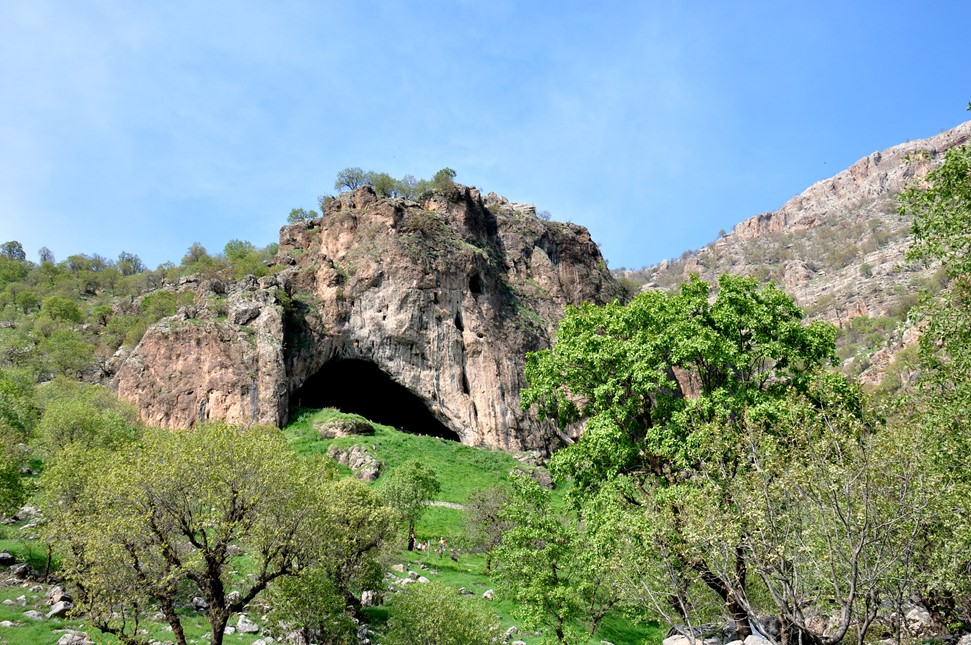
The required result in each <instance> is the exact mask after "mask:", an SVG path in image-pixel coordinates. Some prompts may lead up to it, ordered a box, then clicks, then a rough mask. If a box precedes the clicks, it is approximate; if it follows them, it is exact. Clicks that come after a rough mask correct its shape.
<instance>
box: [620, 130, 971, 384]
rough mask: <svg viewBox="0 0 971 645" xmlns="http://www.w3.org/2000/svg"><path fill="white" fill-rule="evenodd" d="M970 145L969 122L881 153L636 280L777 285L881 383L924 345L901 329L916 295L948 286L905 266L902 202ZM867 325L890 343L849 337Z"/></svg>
mask: <svg viewBox="0 0 971 645" xmlns="http://www.w3.org/2000/svg"><path fill="white" fill-rule="evenodd" d="M969 139H971V122H967V123H964V124H962V125H959V126H958V127H956V128H953V129H952V130H948V131H946V132H942V133H941V134H939V135H937V136H933V137H930V138H928V139H923V140H914V141H909V142H907V143H903V144H900V145H897V146H894V147H892V148H889V149H887V150H884V151H882V152H874V153H872V154H870V155H868V156H866V157H863V158H862V159H860V160H859V161H857V162H856V163H855V164H853V165H852V166H850V168H848V169H847V170H844V171H843V172H841V173H839V174H837V175H835V176H833V177H831V178H829V179H825V180H823V181H820V182H817V183H816V184H813V185H812V186H810V187H809V188H808V189H806V190H805V191H804V192H803V193H802V194H800V195H797V196H796V197H793V198H792V199H790V200H789V201H788V202H786V203H785V204H784V205H783V206H782V207H781V208H780V209H779V210H777V211H773V212H770V213H762V214H760V215H756V216H755V217H752V218H749V219H747V220H745V221H743V222H741V223H739V224H738V225H736V226H735V228H734V230H733V231H731V232H730V233H728V234H727V235H724V236H723V237H721V238H720V239H718V240H716V241H714V242H712V243H711V244H709V245H707V246H705V247H703V248H702V249H700V250H698V251H696V252H686V253H684V254H683V255H682V257H681V258H680V259H679V260H675V261H665V262H662V263H661V264H659V265H657V266H655V267H652V268H651V269H649V270H647V271H646V272H645V274H641V275H634V276H633V277H635V278H640V279H641V280H643V281H645V282H646V283H647V284H646V286H647V288H651V287H667V286H671V285H673V284H674V283H676V282H679V281H681V280H684V279H686V278H687V276H688V275H689V274H691V273H697V274H699V275H700V276H701V277H703V278H704V279H706V280H709V281H714V280H715V279H717V276H718V275H720V274H722V273H726V272H727V273H737V274H743V275H753V276H755V277H757V278H760V279H762V280H770V279H771V280H774V281H775V282H776V283H777V284H778V285H780V286H781V287H783V288H784V289H785V290H786V291H787V292H789V293H790V294H792V295H793V296H794V297H795V299H796V301H797V302H798V303H799V304H800V306H802V307H803V308H804V309H805V310H806V311H807V313H808V314H809V315H810V317H812V318H821V319H824V320H828V321H830V322H833V323H835V324H836V325H838V326H840V327H843V328H844V329H847V334H846V335H845V336H844V338H842V339H841V345H842V347H841V356H842V357H843V358H844V360H845V365H846V367H847V369H848V371H850V372H852V373H860V374H861V376H862V378H863V380H864V382H867V383H870V384H876V383H877V382H879V381H880V380H881V379H882V378H883V376H884V374H885V373H886V370H887V368H888V367H889V366H890V364H891V363H892V359H893V356H894V355H895V354H896V352H897V351H899V350H900V349H901V348H903V347H906V346H908V345H910V344H912V343H913V342H914V340H915V339H916V334H915V333H912V332H909V331H908V329H907V326H906V324H904V323H903V322H902V321H903V319H904V318H905V317H906V314H907V311H908V310H909V308H910V307H911V306H912V305H913V304H914V303H915V302H916V298H917V294H918V293H919V292H920V290H921V288H923V287H926V286H932V287H935V286H936V287H939V286H940V283H941V281H942V277H943V276H942V275H941V274H940V273H939V272H938V271H937V268H936V267H934V266H927V265H924V264H913V263H909V262H907V259H906V257H905V256H906V251H907V248H908V247H909V245H910V241H911V235H910V230H911V222H910V220H909V218H908V217H906V216H905V215H903V214H901V213H899V212H898V210H897V203H896V196H897V193H898V192H899V191H900V190H901V189H902V188H903V187H904V186H906V185H907V184H908V183H909V182H912V181H919V179H920V177H922V176H923V175H925V174H926V173H927V172H928V171H929V170H930V169H931V168H933V167H935V166H936V165H937V164H938V163H940V162H941V161H942V160H943V158H944V153H945V152H946V151H947V150H948V149H949V148H951V147H953V146H958V145H962V144H965V143H967V142H968V141H969ZM860 316H866V317H868V318H871V319H881V321H882V322H880V323H879V324H880V325H881V326H882V327H883V329H884V331H885V332H886V333H885V335H884V336H883V337H881V338H865V339H862V340H855V339H854V334H856V335H859V333H862V332H859V331H852V330H850V329H849V328H850V327H852V321H853V320H854V319H855V318H858V317H860ZM894 325H896V326H894ZM857 327H858V328H860V329H866V328H867V326H866V325H858V326H857Z"/></svg>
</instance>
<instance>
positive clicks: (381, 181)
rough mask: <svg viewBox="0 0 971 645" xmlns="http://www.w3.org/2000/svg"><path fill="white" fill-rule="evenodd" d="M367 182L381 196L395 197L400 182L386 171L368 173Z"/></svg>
mask: <svg viewBox="0 0 971 645" xmlns="http://www.w3.org/2000/svg"><path fill="white" fill-rule="evenodd" d="M367 183H368V184H369V185H370V186H371V187H372V188H373V189H374V192H375V193H377V194H378V195H379V196H381V197H394V196H395V194H396V191H397V188H398V182H397V181H396V180H395V179H394V177H392V176H391V175H389V174H388V173H386V172H369V173H367Z"/></svg>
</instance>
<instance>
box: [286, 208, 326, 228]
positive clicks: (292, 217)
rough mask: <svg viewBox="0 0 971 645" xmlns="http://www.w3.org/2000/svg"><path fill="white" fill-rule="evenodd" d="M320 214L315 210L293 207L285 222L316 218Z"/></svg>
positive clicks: (291, 222) (290, 222) (293, 222)
mask: <svg viewBox="0 0 971 645" xmlns="http://www.w3.org/2000/svg"><path fill="white" fill-rule="evenodd" d="M318 217H320V215H318V214H317V211H313V210H312V211H306V210H304V209H302V208H294V209H291V210H290V214H289V215H287V223H288V224H295V223H297V222H303V221H306V220H311V219H317V218H318Z"/></svg>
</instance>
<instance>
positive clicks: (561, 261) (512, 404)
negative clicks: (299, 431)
mask: <svg viewBox="0 0 971 645" xmlns="http://www.w3.org/2000/svg"><path fill="white" fill-rule="evenodd" d="M277 260H278V263H279V265H280V266H285V267H286V269H284V270H283V271H281V272H280V273H278V274H277V275H276V276H275V277H272V278H264V279H262V280H261V281H260V282H259V283H257V282H256V281H254V280H252V279H250V280H249V281H245V282H244V283H241V284H239V285H234V286H232V287H230V288H229V290H228V296H222V295H220V294H218V293H208V294H207V293H205V291H206V289H205V288H204V287H203V285H197V290H198V292H199V293H198V295H197V299H196V301H197V306H196V307H195V308H193V310H191V311H190V310H189V308H186V309H184V310H182V311H180V313H179V315H177V316H175V317H173V318H169V319H166V320H164V321H162V322H161V323H159V324H157V325H154V326H153V327H151V328H150V329H149V331H148V333H146V334H145V337H144V338H143V340H142V342H141V343H140V344H139V345H138V347H137V348H136V349H135V350H134V351H133V352H132V353H131V355H129V356H128V357H127V358H125V360H124V362H123V363H122V365H121V367H120V369H119V371H118V373H117V375H116V377H115V380H114V382H115V383H116V385H117V388H118V393H119V394H120V395H121V396H122V397H123V398H125V399H128V400H131V401H133V402H134V403H136V404H137V405H138V407H139V409H140V410H141V414H142V417H143V419H144V420H145V421H146V422H149V423H152V424H156V425H161V426H165V427H183V426H188V425H191V424H192V423H194V422H195V421H197V420H204V419H213V418H218V419H226V420H228V421H232V422H234V423H257V422H258V423H274V424H282V423H284V422H286V420H287V417H288V414H289V409H288V406H289V397H290V395H292V394H294V393H295V392H297V391H298V390H299V389H300V388H301V386H303V385H304V384H305V383H306V382H307V380H308V379H309V378H310V377H312V376H313V375H314V374H315V373H316V372H317V371H318V370H320V369H321V367H322V366H324V365H325V364H326V363H327V362H328V361H331V360H334V359H358V360H365V361H369V362H371V363H373V364H374V365H376V366H377V367H378V368H380V369H381V370H382V371H383V372H384V373H385V374H387V375H388V376H389V377H391V379H393V380H394V381H395V382H396V383H398V384H400V385H402V386H404V387H405V388H407V389H408V390H409V391H410V392H411V393H413V394H414V395H416V396H417V397H419V398H420V399H421V400H422V401H424V403H425V405H426V406H427V407H428V409H429V410H430V411H431V412H432V413H433V414H434V416H435V417H436V418H437V419H439V420H440V421H442V423H444V424H445V425H446V426H447V427H448V428H450V429H451V430H453V431H454V432H455V433H457V434H458V436H459V437H460V438H461V440H462V441H463V442H464V443H469V444H474V445H487V446H495V447H500V448H506V449H516V450H524V449H539V450H547V449H549V447H550V446H551V445H553V444H555V442H556V434H555V431H554V430H553V428H552V427H551V426H550V425H548V424H540V423H539V422H537V421H536V420H534V419H531V418H530V417H529V416H527V415H525V414H524V413H523V412H522V411H521V410H520V408H519V390H520V388H521V387H522V386H523V381H522V368H523V364H524V359H525V354H526V352H528V351H532V350H537V349H540V348H544V347H547V346H548V345H549V342H550V334H551V332H552V329H553V328H554V326H555V324H556V322H557V321H558V320H559V318H560V317H561V316H562V313H563V310H564V308H565V306H566V305H568V304H571V303H580V302H584V301H593V302H598V303H603V302H606V301H609V300H611V299H613V298H615V297H617V296H618V295H620V291H619V289H618V287H617V286H616V284H615V283H614V282H613V280H612V278H611V277H610V274H609V273H608V271H607V269H606V264H605V262H604V261H603V258H602V257H601V255H600V252H599V250H598V249H597V246H596V244H594V243H593V241H592V240H591V238H590V235H589V233H588V232H587V231H586V229H584V228H582V227H579V226H576V225H573V224H563V223H555V222H544V221H541V220H540V219H538V218H537V217H536V216H535V212H534V210H532V208H531V207H529V206H524V205H520V204H511V203H509V202H508V201H507V200H505V199H503V198H501V197H498V196H496V195H494V194H490V195H488V196H486V197H485V198H483V197H482V196H481V195H480V194H479V193H478V191H477V190H476V189H474V188H465V187H461V186H456V188H455V189H454V190H453V191H452V192H451V194H449V195H447V196H436V197H434V198H432V199H429V200H427V201H425V202H423V203H418V202H414V201H408V200H403V199H379V198H378V197H376V196H375V195H374V193H373V192H372V191H371V190H370V189H368V188H364V189H359V190H356V191H354V192H351V193H343V194H341V195H340V196H339V197H338V198H337V199H336V200H335V201H334V202H333V203H332V204H331V205H330V206H329V207H328V209H327V212H326V213H325V215H324V216H323V217H322V218H321V219H320V220H314V221H308V222H302V223H299V224H294V225H291V226H288V227H284V228H283V229H282V230H281V233H280V249H279V254H278V257H277Z"/></svg>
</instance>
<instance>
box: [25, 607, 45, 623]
mask: <svg viewBox="0 0 971 645" xmlns="http://www.w3.org/2000/svg"><path fill="white" fill-rule="evenodd" d="M24 617H25V618H29V619H31V620H44V614H42V613H40V612H39V611H37V610H36V609H28V610H27V611H25V612H24Z"/></svg>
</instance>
